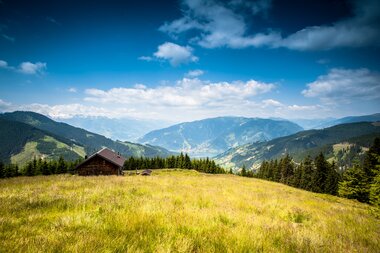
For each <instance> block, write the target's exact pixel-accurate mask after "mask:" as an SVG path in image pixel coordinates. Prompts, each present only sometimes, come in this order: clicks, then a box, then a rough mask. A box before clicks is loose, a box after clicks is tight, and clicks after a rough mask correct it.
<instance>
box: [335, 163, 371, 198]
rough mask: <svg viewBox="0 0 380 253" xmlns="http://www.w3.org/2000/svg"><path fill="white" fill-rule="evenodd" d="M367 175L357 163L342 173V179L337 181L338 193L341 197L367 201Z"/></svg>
mask: <svg viewBox="0 0 380 253" xmlns="http://www.w3.org/2000/svg"><path fill="white" fill-rule="evenodd" d="M369 187H370V185H369V184H368V177H367V175H366V173H365V171H364V170H363V168H361V167H360V166H359V165H358V164H355V165H354V167H353V168H351V169H348V170H346V171H345V172H344V173H343V180H342V181H341V182H340V183H339V189H338V194H339V196H341V197H345V198H349V199H357V200H359V201H360V202H366V203H368V201H369Z"/></svg>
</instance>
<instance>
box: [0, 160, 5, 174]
mask: <svg viewBox="0 0 380 253" xmlns="http://www.w3.org/2000/svg"><path fill="white" fill-rule="evenodd" d="M4 177H5V171H4V163H3V162H2V161H0V178H4Z"/></svg>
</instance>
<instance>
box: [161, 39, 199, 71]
mask: <svg viewBox="0 0 380 253" xmlns="http://www.w3.org/2000/svg"><path fill="white" fill-rule="evenodd" d="M154 56H155V57H157V58H158V59H164V60H168V61H169V62H170V64H171V65H173V66H178V65H180V64H182V63H188V62H196V61H198V57H196V56H194V55H193V49H192V48H191V47H189V46H185V47H183V46H180V45H177V44H174V43H171V42H165V43H164V44H162V45H159V46H158V49H157V52H155V53H154Z"/></svg>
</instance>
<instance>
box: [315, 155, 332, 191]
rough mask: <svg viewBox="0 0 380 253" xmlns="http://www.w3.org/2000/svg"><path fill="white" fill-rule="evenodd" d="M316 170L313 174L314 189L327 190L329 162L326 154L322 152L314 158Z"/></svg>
mask: <svg viewBox="0 0 380 253" xmlns="http://www.w3.org/2000/svg"><path fill="white" fill-rule="evenodd" d="M314 165H315V171H314V175H313V186H312V191H314V192H321V193H323V192H325V189H326V179H327V174H328V171H329V164H328V163H327V161H326V160H325V156H324V155H323V154H322V153H319V155H318V156H317V157H316V158H315V160H314Z"/></svg>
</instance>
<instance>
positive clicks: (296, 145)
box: [216, 122, 380, 168]
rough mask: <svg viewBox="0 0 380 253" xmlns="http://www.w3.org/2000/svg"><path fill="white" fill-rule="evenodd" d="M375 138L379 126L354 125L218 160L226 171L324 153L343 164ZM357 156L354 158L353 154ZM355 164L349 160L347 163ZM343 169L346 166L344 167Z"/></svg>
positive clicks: (235, 151)
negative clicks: (266, 161)
mask: <svg viewBox="0 0 380 253" xmlns="http://www.w3.org/2000/svg"><path fill="white" fill-rule="evenodd" d="M375 137H380V124H379V123H369V122H361V123H350V124H342V125H337V126H333V127H330V128H325V129H321V130H308V131H302V132H298V133H296V134H293V135H289V136H285V137H281V138H277V139H274V140H271V141H267V142H261V143H251V144H247V145H243V146H239V147H236V148H233V149H230V150H228V151H226V152H225V153H223V154H220V155H218V156H217V157H216V160H217V162H218V163H219V164H221V165H223V166H226V167H232V168H236V167H242V166H243V165H245V166H247V167H252V168H257V167H258V166H259V165H260V163H261V162H262V161H263V160H269V159H276V158H279V157H281V156H283V155H285V154H290V155H291V156H292V157H293V158H294V159H295V161H300V160H302V159H303V158H305V157H306V156H307V155H311V156H315V155H317V154H318V153H319V152H323V153H324V154H325V156H326V157H327V158H329V159H330V160H335V161H337V162H340V163H343V162H344V159H345V156H352V157H351V158H353V157H354V156H355V155H356V154H360V153H363V151H365V150H366V148H368V147H369V146H370V145H371V144H372V142H373V140H374V139H375ZM352 152H353V154H352ZM350 162H352V161H351V160H350V159H347V163H350ZM341 165H342V166H344V165H346V164H341Z"/></svg>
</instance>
